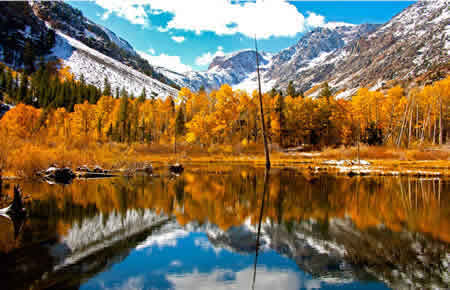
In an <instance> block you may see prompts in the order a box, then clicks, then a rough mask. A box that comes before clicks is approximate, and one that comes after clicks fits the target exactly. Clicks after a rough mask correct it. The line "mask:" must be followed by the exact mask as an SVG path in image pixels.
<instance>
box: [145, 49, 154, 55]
mask: <svg viewBox="0 0 450 290" xmlns="http://www.w3.org/2000/svg"><path fill="white" fill-rule="evenodd" d="M147 51H148V52H149V53H150V54H152V55H153V54H155V53H156V51H155V50H154V49H153V48H149V49H147Z"/></svg>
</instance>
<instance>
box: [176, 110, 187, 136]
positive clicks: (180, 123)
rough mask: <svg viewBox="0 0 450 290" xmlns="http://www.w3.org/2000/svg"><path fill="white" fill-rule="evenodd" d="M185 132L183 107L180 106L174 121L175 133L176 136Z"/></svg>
mask: <svg viewBox="0 0 450 290" xmlns="http://www.w3.org/2000/svg"><path fill="white" fill-rule="evenodd" d="M185 130H186V126H185V120H184V112H183V107H181V106H180V108H179V109H178V112H177V116H176V119H175V131H176V135H177V136H182V135H184V132H185Z"/></svg>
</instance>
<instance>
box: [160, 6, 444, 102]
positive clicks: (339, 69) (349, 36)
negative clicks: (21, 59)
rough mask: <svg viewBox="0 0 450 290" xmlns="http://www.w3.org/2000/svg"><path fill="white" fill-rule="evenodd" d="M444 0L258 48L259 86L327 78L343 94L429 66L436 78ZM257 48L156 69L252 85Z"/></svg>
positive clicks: (214, 83)
mask: <svg viewBox="0 0 450 290" xmlns="http://www.w3.org/2000/svg"><path fill="white" fill-rule="evenodd" d="M449 35H450V12H449V6H448V1H418V2H416V3H414V4H412V5H411V6H409V7H408V8H406V9H405V10H403V11H402V12H401V13H399V14H398V15H396V16H395V17H394V18H392V19H391V20H390V21H389V22H388V23H386V24H384V25H376V24H362V25H352V24H346V23H328V24H327V25H325V26H323V27H320V28H316V29H314V30H312V31H310V32H308V33H306V34H305V35H303V36H302V37H301V38H300V40H299V41H298V42H297V43H296V44H295V45H293V46H291V47H288V48H286V49H284V50H282V51H281V52H279V53H277V54H275V55H273V56H272V55H268V54H262V56H261V68H262V70H261V71H262V74H261V75H262V79H263V83H262V86H263V90H266V91H267V90H270V89H271V88H272V87H276V88H279V89H285V88H286V87H287V85H288V83H289V82H290V81H293V82H294V86H295V87H296V88H297V89H298V90H302V91H307V90H309V89H310V88H312V87H313V86H315V85H319V84H321V83H323V82H325V81H328V82H329V83H330V84H331V86H332V87H334V88H335V89H336V90H343V91H344V93H342V95H341V96H346V95H348V96H349V95H351V94H352V93H354V92H355V91H356V89H357V88H359V87H361V86H367V87H370V88H372V89H378V88H380V87H382V85H383V84H384V83H386V82H388V81H390V80H396V81H406V82H409V81H411V80H414V79H415V78H417V77H419V76H421V75H422V74H424V73H427V72H429V74H430V76H428V77H427V79H430V78H431V79H438V78H439V76H440V75H445V73H446V72H448V71H449V70H450V68H449V61H450V57H449V49H450V36H449ZM254 64H255V53H254V51H253V52H251V51H250V50H248V51H243V52H237V53H232V54H229V55H226V56H223V57H216V58H215V59H214V60H213V61H212V63H211V65H210V66H209V68H208V70H207V71H205V72H189V73H187V74H178V73H173V72H170V71H167V70H165V69H162V68H160V69H159V71H160V72H161V73H163V74H164V75H166V76H167V77H168V78H171V79H173V80H174V81H175V82H176V83H177V84H178V85H180V86H187V87H189V88H191V89H194V90H197V89H198V88H200V86H204V87H205V88H207V89H216V88H218V87H219V86H220V85H222V84H224V83H228V84H230V85H232V86H233V87H234V88H237V89H246V90H248V91H252V90H254V89H256V87H257V86H256V72H255V65H254Z"/></svg>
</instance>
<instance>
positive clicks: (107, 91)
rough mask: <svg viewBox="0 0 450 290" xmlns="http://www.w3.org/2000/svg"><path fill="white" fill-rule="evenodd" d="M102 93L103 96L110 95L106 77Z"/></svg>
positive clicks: (109, 86) (109, 85)
mask: <svg viewBox="0 0 450 290" xmlns="http://www.w3.org/2000/svg"><path fill="white" fill-rule="evenodd" d="M103 95H104V96H111V95H112V92H111V84H110V83H109V81H108V77H105V81H104V89H103Z"/></svg>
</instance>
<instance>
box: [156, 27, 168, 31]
mask: <svg viewBox="0 0 450 290" xmlns="http://www.w3.org/2000/svg"><path fill="white" fill-rule="evenodd" d="M157 29H158V31H159V32H167V31H169V28H167V27H166V28H164V27H162V26H159V27H158V28H157Z"/></svg>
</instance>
